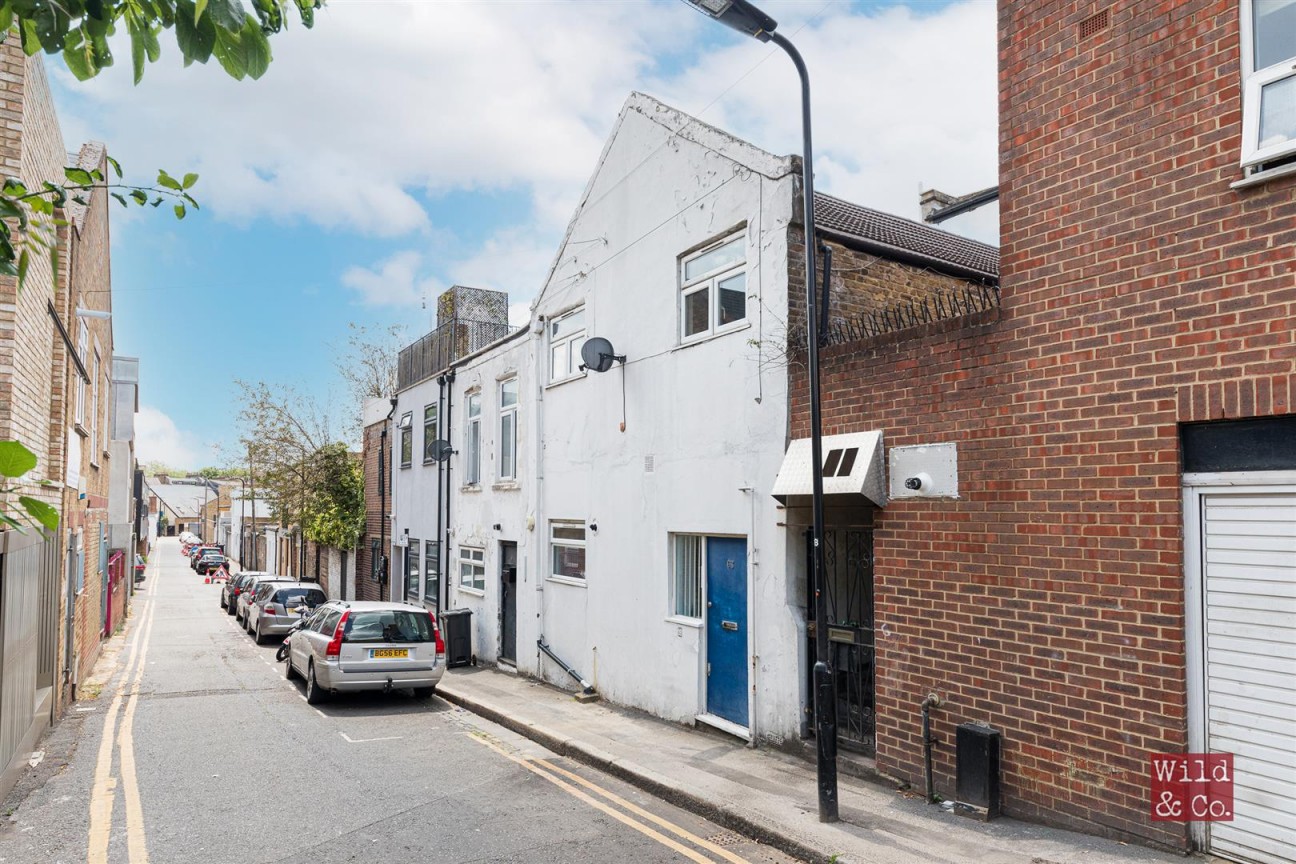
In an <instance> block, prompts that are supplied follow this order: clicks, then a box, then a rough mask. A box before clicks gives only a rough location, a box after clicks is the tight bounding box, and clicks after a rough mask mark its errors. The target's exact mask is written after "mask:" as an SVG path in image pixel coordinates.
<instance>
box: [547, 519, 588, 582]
mask: <svg viewBox="0 0 1296 864" xmlns="http://www.w3.org/2000/svg"><path fill="white" fill-rule="evenodd" d="M549 545H550V548H551V549H552V550H553V551H552V555H553V567H552V571H553V575H554V576H556V577H558V578H560V579H584V578H585V523H584V522H550V523H549Z"/></svg>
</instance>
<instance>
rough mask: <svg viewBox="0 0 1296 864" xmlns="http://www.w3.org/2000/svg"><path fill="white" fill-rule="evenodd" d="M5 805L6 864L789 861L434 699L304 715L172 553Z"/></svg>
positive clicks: (155, 567) (159, 553)
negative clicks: (89, 689) (90, 690)
mask: <svg viewBox="0 0 1296 864" xmlns="http://www.w3.org/2000/svg"><path fill="white" fill-rule="evenodd" d="M141 588H142V590H141V591H140V592H138V593H137V594H136V595H135V600H134V602H135V604H136V607H135V612H134V614H133V615H132V616H131V618H130V619H129V621H128V623H127V625H126V627H125V629H124V631H123V633H122V634H121V635H119V636H117V637H114V641H113V644H111V646H110V649H109V650H106V651H105V652H104V654H103V663H102V666H101V667H100V668H99V670H98V672H99V674H98V675H97V680H101V681H102V682H103V687H102V690H101V691H100V692H98V693H96V694H94V695H93V697H92V698H85V699H83V700H81V701H78V702H77V703H76V704H74V705H73V706H71V707H70V709H69V710H68V712H67V714H66V715H65V717H64V718H63V719H62V720H60V722H59V723H58V724H56V725H55V727H54V728H53V729H52V730H51V731H50V733H49V734H48V735H47V736H46V738H45V740H44V741H43V742H42V750H43V754H44V755H43V757H42V759H41V760H40V761H39V762H38V764H36V765H34V766H33V767H32V769H31V770H30V771H29V772H28V773H27V775H26V776H25V777H24V778H23V779H22V780H21V781H20V783H19V786H17V787H15V791H14V793H13V794H11V795H10V796H9V798H8V799H7V800H6V801H5V802H4V805H3V810H4V813H5V816H4V817H3V818H0V862H2V864H18V862H21V864H29V862H30V864H71V862H87V864H149V862H153V864H190V862H192V864H242V862H249V864H251V862H258V864H259V862H294V864H343V862H357V861H363V862H365V864H410V862H447V864H449V862H469V861H471V862H482V864H488V862H499V864H503V862H525V864H546V862H553V864H568V862H574V864H596V862H597V864H605V862H608V861H633V862H651V864H655V862H662V864H665V862H679V861H692V862H694V864H720V862H728V864H757V862H760V864H767V862H768V864H795V861H794V859H793V858H791V857H789V856H788V855H786V854H785V853H783V852H781V851H779V850H776V849H772V848H770V847H769V846H766V845H762V844H760V843H758V842H756V841H754V840H752V839H751V838H748V837H744V836H741V835H739V834H736V833H734V832H733V831H731V830H726V829H725V828H724V827H722V826H719V825H716V824H715V823H712V822H710V821H709V820H707V819H705V818H703V817H700V816H698V815H696V814H694V813H692V812H689V811H686V810H683V809H680V808H678V807H676V806H675V805H673V804H671V803H669V802H666V801H663V800H661V799H659V798H657V797H655V796H653V795H650V794H647V793H645V792H644V791H642V790H641V789H638V788H636V787H634V786H632V785H630V784H628V783H625V782H624V781H621V780H619V779H618V778H616V777H612V776H609V775H606V774H604V773H603V772H600V771H598V770H597V769H594V768H591V767H590V766H587V765H584V764H581V763H579V762H577V761H575V760H571V759H567V758H565V757H563V756H562V755H560V754H557V753H554V752H552V751H550V750H548V749H547V748H545V747H543V746H542V745H540V744H538V743H536V742H534V741H532V740H530V739H528V738H526V737H523V736H520V735H517V734H515V733H513V732H511V731H509V730H508V729H505V728H503V727H501V726H498V725H496V724H495V723H492V722H490V721H489V720H486V719H483V718H481V717H478V716H476V715H474V714H472V713H470V712H468V711H465V710H464V709H462V708H460V707H458V706H455V705H451V704H449V703H447V702H445V701H443V700H441V699H439V698H436V697H433V698H431V699H428V700H420V699H415V698H413V697H412V696H411V695H410V694H408V693H401V692H395V693H391V694H383V693H380V692H376V693H357V694H350V695H344V696H336V697H334V698H332V699H330V700H328V701H326V702H324V703H323V704H321V705H319V706H311V705H308V704H307V703H306V701H305V698H304V696H303V693H302V687H301V683H300V681H287V680H285V678H284V672H283V665H282V664H280V663H277V662H275V660H274V653H275V649H276V646H275V645H273V644H268V645H256V644H255V643H254V642H253V641H252V639H250V638H249V637H248V636H247V634H245V633H244V632H243V631H242V630H241V629H239V628H238V627H236V626H235V624H234V619H233V618H231V617H229V616H227V615H226V614H225V612H224V610H222V609H220V608H219V593H220V586H219V585H215V584H205V583H204V582H203V578H202V577H201V576H197V575H196V574H194V573H193V571H191V570H189V569H188V567H187V566H186V564H185V563H184V561H183V559H182V558H181V557H180V552H179V546H178V544H177V543H176V542H175V541H174V540H166V541H162V542H160V543H159V548H158V549H157V550H155V552H154V554H153V555H152V556H150V561H149V573H148V579H147V580H146V581H145V583H144V584H143V585H142V586H141Z"/></svg>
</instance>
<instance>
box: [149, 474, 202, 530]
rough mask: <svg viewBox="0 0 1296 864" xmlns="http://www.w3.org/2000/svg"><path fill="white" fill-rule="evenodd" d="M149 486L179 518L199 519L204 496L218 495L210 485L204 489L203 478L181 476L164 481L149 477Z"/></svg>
mask: <svg viewBox="0 0 1296 864" xmlns="http://www.w3.org/2000/svg"><path fill="white" fill-rule="evenodd" d="M148 487H149V490H150V491H151V492H152V493H153V494H154V495H156V496H157V497H158V499H159V500H160V501H161V502H162V503H163V504H165V505H166V506H167V509H168V510H170V511H171V512H172V513H174V514H175V515H176V518H177V519H185V520H188V519H197V518H198V510H199V508H200V507H201V505H202V501H203V498H204V497H206V498H209V499H210V498H214V497H216V496H215V495H214V494H213V493H212V491H211V488H210V487H207V489H206V490H204V488H203V487H204V483H203V482H202V481H201V480H195V481H193V482H190V481H187V480H185V479H183V478H181V479H172V480H171V482H170V483H163V482H161V481H160V480H159V479H158V478H156V477H149V478H148Z"/></svg>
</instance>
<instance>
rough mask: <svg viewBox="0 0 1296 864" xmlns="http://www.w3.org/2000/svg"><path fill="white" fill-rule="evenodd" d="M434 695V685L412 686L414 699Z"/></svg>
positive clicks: (429, 697) (427, 697) (428, 697)
mask: <svg viewBox="0 0 1296 864" xmlns="http://www.w3.org/2000/svg"><path fill="white" fill-rule="evenodd" d="M434 695H436V687H435V686H433V687H415V688H414V698H415V699H431V698H432V697H433V696H434Z"/></svg>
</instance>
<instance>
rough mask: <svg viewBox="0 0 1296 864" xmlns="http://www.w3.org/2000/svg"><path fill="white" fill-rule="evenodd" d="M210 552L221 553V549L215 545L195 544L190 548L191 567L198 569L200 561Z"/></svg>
mask: <svg viewBox="0 0 1296 864" xmlns="http://www.w3.org/2000/svg"><path fill="white" fill-rule="evenodd" d="M209 553H215V554H217V555H219V554H220V549H218V548H216V547H215V546H195V547H193V548H192V549H190V550H189V569H190V570H197V569H198V561H199V560H200V559H201V558H202V557H203V556H204V555H207V554H209Z"/></svg>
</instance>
